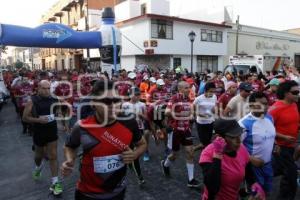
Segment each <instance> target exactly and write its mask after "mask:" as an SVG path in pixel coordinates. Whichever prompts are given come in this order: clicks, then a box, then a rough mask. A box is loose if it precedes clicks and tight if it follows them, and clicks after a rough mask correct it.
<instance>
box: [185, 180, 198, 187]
mask: <svg viewBox="0 0 300 200" xmlns="http://www.w3.org/2000/svg"><path fill="white" fill-rule="evenodd" d="M187 186H188V187H189V188H199V187H200V186H201V184H200V182H199V181H197V180H196V179H194V178H193V179H192V180H191V181H189V182H188V184H187Z"/></svg>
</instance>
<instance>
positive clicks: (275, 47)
mask: <svg viewBox="0 0 300 200" xmlns="http://www.w3.org/2000/svg"><path fill="white" fill-rule="evenodd" d="M289 48H290V46H289V45H287V44H283V45H281V44H277V43H275V44H271V43H268V42H256V49H257V50H280V51H286V50H288V49H289Z"/></svg>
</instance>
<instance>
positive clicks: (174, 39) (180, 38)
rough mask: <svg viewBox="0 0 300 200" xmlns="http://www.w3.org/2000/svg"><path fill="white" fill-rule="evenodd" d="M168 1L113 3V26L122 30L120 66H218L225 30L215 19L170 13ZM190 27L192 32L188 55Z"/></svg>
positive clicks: (224, 49)
mask: <svg viewBox="0 0 300 200" xmlns="http://www.w3.org/2000/svg"><path fill="white" fill-rule="evenodd" d="M169 11H170V10H169V2H168V1H164V0H161V1H157V0H149V1H146V0H141V1H133V0H131V1H130V0H129V1H124V2H122V3H120V4H118V5H117V6H116V7H115V13H116V19H117V26H118V27H119V28H120V30H121V33H122V56H121V67H122V68H125V69H128V70H133V69H134V68H135V67H136V66H138V65H148V66H149V67H151V68H154V69H158V70H159V69H165V68H169V69H173V68H175V67H177V66H181V67H182V68H187V69H188V70H189V71H191V59H193V71H194V72H196V71H200V72H201V71H204V70H205V69H210V70H212V71H216V70H220V69H221V68H222V67H223V60H224V58H223V57H224V56H225V55H226V54H227V30H228V29H229V28H231V27H230V26H227V25H224V24H218V23H210V22H203V21H198V20H190V19H183V18H178V17H171V16H168V15H169ZM190 31H194V32H195V33H196V38H195V41H194V43H193V57H191V41H190V39H189V37H188V34H189V32H190Z"/></svg>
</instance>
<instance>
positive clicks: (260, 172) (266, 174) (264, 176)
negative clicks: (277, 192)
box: [252, 162, 273, 193]
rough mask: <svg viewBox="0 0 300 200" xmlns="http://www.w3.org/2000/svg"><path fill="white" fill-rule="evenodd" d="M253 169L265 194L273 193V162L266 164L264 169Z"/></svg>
mask: <svg viewBox="0 0 300 200" xmlns="http://www.w3.org/2000/svg"><path fill="white" fill-rule="evenodd" d="M252 169H253V174H254V175H255V177H256V180H257V182H258V183H259V184H260V185H261V186H262V187H263V189H264V190H265V192H267V193H269V192H271V190H272V184H273V168H272V162H268V163H266V164H265V165H264V166H263V167H254V166H252Z"/></svg>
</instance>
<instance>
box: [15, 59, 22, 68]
mask: <svg viewBox="0 0 300 200" xmlns="http://www.w3.org/2000/svg"><path fill="white" fill-rule="evenodd" d="M23 66H24V63H23V62H21V61H19V60H17V62H16V63H15V67H16V68H17V69H21V68H22V67H23Z"/></svg>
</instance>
